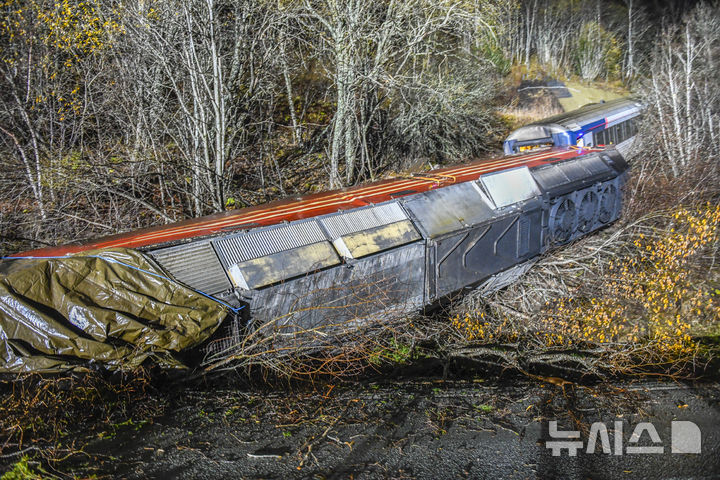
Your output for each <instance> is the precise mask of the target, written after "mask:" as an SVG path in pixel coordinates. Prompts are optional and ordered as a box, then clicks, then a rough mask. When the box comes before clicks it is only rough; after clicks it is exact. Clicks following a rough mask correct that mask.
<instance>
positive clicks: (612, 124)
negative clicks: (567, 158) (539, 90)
mask: <svg viewBox="0 0 720 480" xmlns="http://www.w3.org/2000/svg"><path fill="white" fill-rule="evenodd" d="M641 111H642V104H641V103H640V102H638V101H636V100H633V99H631V98H620V99H617V100H611V101H608V102H602V103H591V104H588V105H585V106H584V107H581V108H579V109H577V110H573V111H572V112H566V113H561V114H558V115H554V116H552V117H548V118H546V119H544V120H541V121H539V122H535V123H531V124H529V125H526V126H524V127H520V128H518V129H517V130H515V131H514V132H512V133H511V134H510V136H508V137H507V139H505V142H504V145H503V148H504V150H505V154H507V155H515V154H520V153H527V152H529V151H532V150H536V149H539V148H544V147H553V146H555V147H561V146H580V147H594V146H604V145H614V146H616V148H617V149H618V151H620V152H621V153H623V154H625V153H626V151H627V149H628V148H629V146H630V144H631V142H632V140H633V138H634V137H635V135H636V134H637V117H638V116H639V115H640V113H641Z"/></svg>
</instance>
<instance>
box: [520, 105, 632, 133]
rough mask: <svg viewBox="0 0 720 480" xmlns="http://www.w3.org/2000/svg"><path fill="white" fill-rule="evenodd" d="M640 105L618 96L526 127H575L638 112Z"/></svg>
mask: <svg viewBox="0 0 720 480" xmlns="http://www.w3.org/2000/svg"><path fill="white" fill-rule="evenodd" d="M641 107H642V104H641V103H640V102H638V101H637V100H634V99H632V98H618V99H615V100H610V101H607V102H603V103H589V104H587V105H584V106H582V107H580V108H578V109H577V110H573V111H570V112H564V113H559V114H557V115H553V116H552V117H548V118H545V119H543V120H540V121H538V122H533V123H531V124H529V125H528V127H529V126H533V125H548V124H550V125H552V124H556V125H561V126H563V127H565V128H572V127H575V128H577V127H578V126H583V125H587V124H589V123H593V122H596V121H598V120H602V119H606V118H610V117H614V116H616V115H618V114H623V113H625V114H626V115H630V114H633V113H639V111H640V108H641ZM523 128H526V127H523Z"/></svg>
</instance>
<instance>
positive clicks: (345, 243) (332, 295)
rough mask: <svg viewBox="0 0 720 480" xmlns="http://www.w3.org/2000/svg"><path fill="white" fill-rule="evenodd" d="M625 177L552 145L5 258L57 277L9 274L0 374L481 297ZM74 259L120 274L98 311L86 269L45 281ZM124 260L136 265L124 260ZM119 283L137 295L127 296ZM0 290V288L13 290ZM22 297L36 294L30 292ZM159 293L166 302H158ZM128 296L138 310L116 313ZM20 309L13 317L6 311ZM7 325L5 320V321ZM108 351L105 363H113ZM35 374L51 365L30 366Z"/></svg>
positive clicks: (584, 218) (584, 151)
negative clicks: (68, 359)
mask: <svg viewBox="0 0 720 480" xmlns="http://www.w3.org/2000/svg"><path fill="white" fill-rule="evenodd" d="M627 169H628V164H627V163H626V161H625V160H624V158H623V156H622V155H621V154H620V153H619V152H618V151H617V150H616V149H615V148H577V147H560V148H558V147H554V148H550V149H547V150H543V151H539V152H535V153H529V154H526V155H521V156H509V157H502V158H499V159H491V160H479V161H476V162H473V163H470V164H466V165H461V166H455V167H449V168H444V169H440V170H434V171H431V172H427V173H424V174H420V175H414V176H410V177H405V178H399V179H394V180H386V181H381V182H377V183H374V184H369V185H364V186H359V187H353V188H346V189H343V190H338V191H332V192H325V193H320V194H315V195H310V196H306V197H298V198H293V199H288V200H283V201H278V202H272V203H269V204H266V205H260V206H257V207H251V208H246V209H242V210H236V211H231V212H224V213H221V214H216V215H212V216H209V217H203V218H199V219H193V220H187V221H184V222H180V223H177V224H173V225H166V226H161V227H155V228H150V229H145V230H140V231H135V232H129V233H125V234H121V235H116V236H113V237H107V238H104V239H100V240H97V241H95V242H91V243H88V244H84V245H66V246H61V247H53V248H46V249H41V250H35V251H31V252H24V253H21V254H16V255H14V256H13V258H15V259H26V260H30V259H35V260H37V261H43V262H55V264H53V265H40V266H39V267H38V268H36V269H34V271H32V272H31V273H30V274H29V275H35V277H36V278H32V279H28V278H26V277H27V275H26V276H25V277H23V276H22V275H20V276H19V277H17V278H19V279H20V282H19V283H20V284H25V286H24V287H23V288H24V289H25V292H24V293H23V294H22V295H20V296H19V297H18V296H17V295H15V293H17V294H18V295H19V293H18V292H15V293H10V294H9V295H5V294H2V295H0V297H2V298H0V347H3V344H4V346H5V352H6V353H5V354H3V351H2V350H3V349H2V348H0V360H3V358H2V357H3V355H4V357H7V358H5V362H6V364H7V365H9V364H11V363H12V365H15V366H19V367H18V368H25V369H27V368H33V367H27V365H30V364H29V363H27V362H26V363H25V364H24V367H23V362H24V360H22V359H21V358H20V357H19V356H18V353H19V354H20V356H23V355H24V356H25V357H26V358H27V357H28V356H30V357H32V356H33V355H34V354H35V353H39V354H42V355H53V354H56V353H58V352H59V353H62V354H63V355H68V353H63V352H70V353H69V354H72V355H75V356H79V357H81V358H88V357H91V358H92V355H91V354H89V353H87V352H85V351H84V350H86V349H87V348H86V347H84V346H83V345H85V344H86V343H87V342H89V341H91V340H99V341H100V342H106V343H107V342H110V343H111V344H118V342H120V343H121V344H123V345H124V344H125V343H123V342H127V341H130V343H131V344H133V345H134V347H133V348H135V349H138V348H140V349H145V348H146V343H148V342H149V341H153V342H156V344H157V345H158V348H160V349H161V350H162V349H166V350H173V351H177V350H178V349H182V348H186V346H188V345H190V346H192V345H193V344H197V343H199V342H200V341H205V340H206V339H207V338H208V336H209V333H208V332H211V331H216V334H215V337H214V338H216V339H218V340H215V341H213V342H212V343H211V344H210V345H209V346H207V350H208V351H209V352H230V351H232V347H233V346H234V345H237V344H240V343H241V341H242V335H243V334H244V332H247V331H248V328H247V327H249V328H250V329H253V328H257V327H259V326H263V328H266V329H267V327H268V326H269V328H270V330H265V331H272V332H274V333H276V334H279V335H281V336H282V335H286V336H287V338H289V339H292V338H294V337H293V336H294V335H295V334H296V333H298V332H300V331H308V330H309V331H313V330H314V329H317V328H329V329H332V327H333V326H337V325H342V326H353V325H354V324H355V323H358V322H368V321H371V320H372V318H373V317H378V316H388V315H398V314H404V313H408V312H413V311H419V310H420V309H422V308H423V307H425V306H428V305H433V304H435V303H437V302H438V301H440V300H442V299H445V298H448V297H450V296H452V295H453V294H455V293H457V292H459V291H462V290H463V289H466V288H473V287H478V286H482V287H483V288H484V290H485V291H491V290H495V289H497V288H500V287H502V286H503V285H506V284H507V283H509V282H511V281H513V280H514V279H515V278H517V277H518V276H519V275H520V274H521V273H522V272H523V271H524V270H525V269H526V268H527V266H528V265H529V261H530V260H532V259H533V258H534V257H536V256H538V255H540V254H541V253H543V252H545V251H547V250H548V249H550V248H553V247H555V246H559V245H563V244H566V243H568V242H571V241H573V240H575V239H577V238H579V237H582V236H584V235H587V234H589V233H591V232H593V231H595V230H598V229H600V228H602V227H604V226H606V225H608V224H610V223H612V222H613V221H614V220H616V219H617V218H618V216H619V215H620V211H621V208H622V187H623V184H624V182H625V178H626V175H627V174H626V172H627ZM113 248H122V249H130V250H129V252H131V256H130V257H120V258H121V260H123V261H117V258H116V259H114V260H113V259H112V258H105V257H104V256H103V255H98V254H97V253H96V252H97V251H100V252H103V251H108V252H109V251H110V250H108V249H113ZM90 251H92V252H90ZM88 252H90V253H88ZM93 252H95V253H93ZM118 255H123V254H122V253H119V254H118ZM135 255H137V256H139V257H138V258H135V259H133V258H131V257H132V256H135ZM83 256H85V257H87V258H88V259H89V260H90V261H92V262H94V263H92V265H95V266H98V265H99V266H100V268H101V269H104V268H105V267H103V266H102V265H103V264H102V262H100V260H98V259H102V261H107V262H110V263H112V265H111V267H112V268H115V267H117V268H119V271H118V270H117V269H115V270H113V271H108V273H107V277H108V278H105V277H106V275H105V273H103V274H102V275H98V276H97V278H96V279H94V281H96V282H99V283H100V284H101V285H100V287H101V288H100V290H101V293H100V294H98V296H99V297H100V298H99V299H88V292H90V295H93V292H96V291H98V290H97V289H96V288H95V286H91V288H90V289H89V290H87V289H85V290H82V291H79V290H78V291H77V292H75V291H73V290H74V289H76V288H80V287H81V286H87V285H86V284H87V283H88V282H86V277H87V275H89V273H88V272H92V268H96V267H91V266H89V265H90V264H87V265H80V266H79V267H78V265H76V264H75V265H72V266H70V267H71V268H65V270H68V271H74V272H75V273H73V274H72V275H70V276H68V277H67V278H65V280H64V281H58V282H53V280H52V279H51V278H46V277H51V276H53V275H55V273H54V272H59V271H60V270H61V267H68V266H69V264H70V263H71V261H72V262H75V261H77V260H80V259H82V258H83ZM48 259H53V260H48ZM66 259H67V260H66ZM70 259H72V260H70ZM128 259H130V260H128ZM128 261H134V262H135V263H138V262H140V263H142V266H141V267H138V265H130V264H127V263H123V262H128ZM63 262H64V263H67V265H64V266H63V265H62V264H63ZM98 262H100V263H98ZM11 263H15V262H11ZM21 263H23V262H21ZM0 266H2V265H0ZM125 267H128V268H130V269H131V270H127V269H125V270H126V271H122V270H123V269H124V268H125ZM3 268H4V270H7V271H11V272H12V270H13V269H12V268H10V269H9V270H8V268H7V267H3ZM73 269H74V270H73ZM15 270H18V269H15ZM83 272H84V273H83ZM133 272H136V273H137V276H138V282H139V283H140V284H141V285H140V287H142V288H136V286H135V285H134V283H133V280H132V277H133V276H134V275H135V273H133ZM156 272H162V273H160V274H158V273H156ZM21 273H22V272H21ZM121 277H122V278H121ZM141 277H142V278H141ZM8 278H9V277H8V276H7V275H6V277H5V280H3V282H0V283H2V284H0V287H3V288H5V290H3V291H12V290H13V289H14V290H17V288H16V285H7V284H8V282H7V279H8ZM118 279H119V280H118ZM36 284H43V285H44V284H48V285H50V286H48V287H47V288H44V289H36V290H37V291H35V292H34V293H33V288H34V286H35V285H36ZM55 284H56V285H55ZM173 285H179V286H180V289H181V291H180V294H178V293H177V290H178V289H176V288H174V287H173ZM53 286H54V287H58V288H55V289H54V290H53V289H52V288H51V287H53ZM6 287H7V288H6ZM165 287H168V292H170V293H168V294H167V295H166V296H163V297H160V296H158V295H156V293H155V291H156V290H157V289H159V288H160V289H165ZM182 289H184V290H182ZM0 290H1V289H0ZM27 292H29V293H30V294H33V295H34V297H33V296H32V295H30V294H27ZM1 293H2V291H0V294H1ZM139 293H142V294H143V295H144V296H143V295H140V296H139V297H138V296H137V295H139ZM193 293H198V294H199V295H202V296H203V297H207V298H211V299H213V301H217V302H218V304H219V305H223V306H224V308H225V307H226V310H227V311H229V312H234V313H233V314H232V315H229V316H228V318H227V319H225V321H224V322H223V324H222V325H220V323H219V321H220V320H221V319H222V316H224V314H222V316H220V315H218V314H217V312H215V317H213V318H211V319H210V320H209V321H207V322H205V323H204V324H203V323H202V319H200V320H198V319H197V318H196V319H195V320H197V321H196V322H195V323H194V324H193V325H192V328H194V329H195V331H197V332H199V333H197V334H196V335H197V337H198V341H197V342H194V341H193V339H192V335H189V334H188V332H189V331H190V330H192V328H191V329H187V328H185V327H184V326H183V322H184V321H185V320H183V318H185V317H184V316H185V315H188V308H189V307H190V304H191V303H192V305H199V306H200V308H201V309H205V310H203V311H205V312H211V311H212V305H208V304H207V303H203V302H202V298H200V297H197V296H194V295H193ZM126 294H127V295H126ZM136 294H137V295H136ZM23 295H25V296H24V297H23ZM133 295H136V297H137V298H140V299H141V302H143V304H142V305H141V306H139V307H137V306H135V305H133V301H132V300H129V299H131V298H135V297H133ZM68 296H69V297H68ZM45 297H53V298H45ZM66 297H67V298H66ZM68 298H70V300H68ZM56 299H57V300H56ZM83 299H85V300H87V301H90V300H92V302H91V303H93V305H92V306H91V307H89V306H88V305H85V304H84V303H83V302H84V301H85V300H83ZM53 302H55V303H58V305H56V304H54V303H53ZM177 302H180V303H183V302H184V303H185V304H186V305H174V304H173V303H177ZM21 303H22V304H23V305H24V306H25V307H24V308H23V309H18V308H16V307H15V305H19V304H21ZM38 303H40V304H42V307H41V308H37V307H36V305H37V304H38ZM118 305H119V306H118ZM175 307H179V308H175ZM192 308H197V307H192ZM192 308H191V309H192ZM163 309H164V310H163ZM168 309H169V310H168ZM78 311H80V312H82V313H81V314H80V315H79V316H77V315H76V318H73V315H75V313H73V312H78ZM94 311H100V313H99V314H95V313H93V312H94ZM7 312H9V313H7ZM48 312H50V313H48ZM158 312H160V313H158ZM5 313H7V315H9V316H11V317H13V316H14V317H13V318H11V319H9V320H7V319H3V318H2V316H3V314H5ZM196 313H197V312H196ZM43 315H47V316H45V317H43ZM83 315H85V317H83ZM198 315H200V314H199V313H197V314H196V316H198ZM207 315H209V316H210V317H212V314H211V313H207ZM188 318H189V317H188ZM198 318H199V317H198ZM168 319H169V320H168ZM13 322H15V323H13ZM104 322H108V323H107V324H106V323H104ZM158 322H160V324H161V325H160V326H159V327H158V325H157V324H158ZM20 324H22V325H20ZM3 327H4V328H3ZM8 327H9V328H8ZM16 327H17V328H16ZM21 327H22V328H21ZM130 327H131V328H130ZM128 328H130V330H128ZM39 329H40V330H42V329H48V330H52V333H48V332H41V331H40V330H39ZM13 330H14V332H13ZM58 332H59V333H58ZM36 334H37V336H38V338H37V339H36V338H34V337H33V335H36ZM176 334H177V335H176ZM173 335H175V336H173ZM178 336H179V337H178ZM110 337H111V338H110ZM166 337H167V338H170V340H166ZM176 337H178V338H180V340H177V338H176ZM148 339H149V340H148ZM83 342H86V343H83ZM168 342H171V343H172V348H170V347H169V346H167V345H166V344H168ZM57 344H62V345H63V347H62V348H60V347H58V346H57ZM93 345H94V346H93V347H92V348H96V349H100V350H102V349H103V348H104V347H103V346H101V347H98V346H97V345H96V344H93ZM112 348H114V347H112ZM112 348H110V349H109V350H107V349H105V350H103V352H104V353H103V355H106V357H107V358H111V357H112V358H115V357H117V355H116V352H115V351H114V350H112ZM147 348H148V349H149V350H152V349H153V348H155V344H153V345H151V346H150V347H147ZM100 350H98V351H100ZM113 355H115V356H113ZM48 362H49V363H48ZM1 363H2V362H0V371H2V369H3V368H2V364H1ZM35 365H41V366H42V365H55V364H54V363H52V362H50V361H47V359H45V358H43V361H42V362H40V363H36V364H35ZM16 370H17V369H16Z"/></svg>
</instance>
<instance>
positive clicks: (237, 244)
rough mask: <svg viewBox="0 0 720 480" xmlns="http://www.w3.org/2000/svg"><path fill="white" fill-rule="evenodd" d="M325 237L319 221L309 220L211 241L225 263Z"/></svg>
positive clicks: (272, 252) (308, 243)
mask: <svg viewBox="0 0 720 480" xmlns="http://www.w3.org/2000/svg"><path fill="white" fill-rule="evenodd" d="M326 240H327V238H326V237H325V234H324V233H323V231H322V229H321V228H320V225H319V224H318V223H317V222H316V221H315V220H312V221H308V222H301V223H294V224H290V225H279V226H276V227H272V228H269V229H265V230H259V231H253V232H248V233H241V234H239V235H233V236H230V237H226V238H223V239H219V240H215V241H214V242H213V243H214V245H215V248H216V249H217V252H218V255H220V258H221V259H222V261H223V263H224V264H225V265H226V266H227V267H229V266H230V265H234V264H236V263H239V262H246V261H248V260H253V259H255V258H260V257H265V256H268V255H272V254H274V253H277V252H282V251H284V250H291V249H293V248H298V247H302V246H305V245H310V244H311V243H318V242H323V241H326Z"/></svg>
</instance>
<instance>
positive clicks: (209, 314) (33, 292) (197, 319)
mask: <svg viewBox="0 0 720 480" xmlns="http://www.w3.org/2000/svg"><path fill="white" fill-rule="evenodd" d="M227 314H228V308H227V307H226V306H224V305H222V304H220V303H218V302H217V301H215V300H214V299H212V298H208V297H206V296H204V295H202V294H201V293H198V292H196V291H194V290H191V289H189V288H187V287H185V286H184V285H182V284H179V283H177V282H175V281H172V280H170V279H169V278H167V277H166V276H165V274H164V273H163V272H162V271H161V270H160V269H159V267H157V266H156V265H155V264H154V263H153V262H152V261H151V260H149V259H148V258H147V257H145V256H144V255H143V254H142V253H140V252H138V251H135V250H129V249H113V250H102V251H93V252H85V253H83V254H78V255H74V256H67V257H61V258H47V259H41V258H23V259H7V260H3V261H2V262H0V373H21V372H61V371H67V370H82V369H87V368H88V367H91V366H92V365H93V364H96V365H101V366H103V367H105V368H108V369H111V370H115V369H132V368H135V367H137V366H139V365H140V364H142V363H143V362H144V361H145V360H147V359H148V358H153V359H154V360H155V362H157V363H158V364H160V365H161V366H164V367H180V368H181V367H183V366H184V365H183V364H182V363H181V362H180V361H179V360H177V358H176V356H175V355H174V353H176V352H180V351H181V350H184V349H187V348H191V347H193V346H196V345H198V344H200V343H202V342H203V341H204V340H206V339H207V338H208V337H209V336H210V335H212V333H213V332H215V330H216V329H217V328H218V327H219V325H220V324H221V323H222V321H223V320H224V319H225V317H226V316H227Z"/></svg>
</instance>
